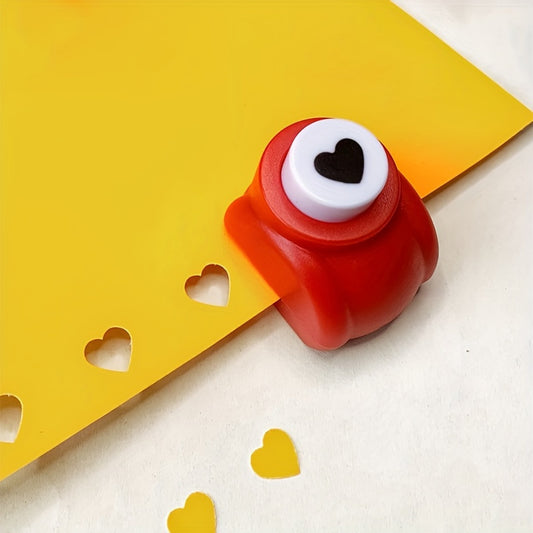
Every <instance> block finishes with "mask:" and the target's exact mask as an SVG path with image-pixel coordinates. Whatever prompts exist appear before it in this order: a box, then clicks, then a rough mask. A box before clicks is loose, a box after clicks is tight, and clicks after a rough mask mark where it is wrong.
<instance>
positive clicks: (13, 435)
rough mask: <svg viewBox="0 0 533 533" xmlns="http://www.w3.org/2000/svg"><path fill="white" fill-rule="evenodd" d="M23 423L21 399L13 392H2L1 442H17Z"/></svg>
mask: <svg viewBox="0 0 533 533" xmlns="http://www.w3.org/2000/svg"><path fill="white" fill-rule="evenodd" d="M21 423H22V403H21V402H20V400H19V399H18V398H17V397H16V396H13V395H11V394H0V442H8V443H12V442H15V440H17V435H18V433H19V429H20V425H21Z"/></svg>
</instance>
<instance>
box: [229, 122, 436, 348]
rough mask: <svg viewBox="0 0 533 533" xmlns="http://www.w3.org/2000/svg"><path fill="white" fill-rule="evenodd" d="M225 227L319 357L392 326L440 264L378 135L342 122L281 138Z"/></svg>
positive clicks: (430, 230)
mask: <svg viewBox="0 0 533 533" xmlns="http://www.w3.org/2000/svg"><path fill="white" fill-rule="evenodd" d="M225 224H226V228H227V231H228V232H229V234H230V236H231V237H232V238H233V239H234V241H235V242H236V243H237V245H238V246H239V247H240V248H241V249H242V251H243V252H244V253H245V254H246V255H247V256H248V258H249V259H250V261H251V262H252V263H253V265H254V266H255V268H256V269H257V270H258V271H259V272H260V273H261V275H262V276H263V277H264V278H265V280H266V281H267V282H268V283H269V284H270V285H271V287H272V288H273V289H274V290H275V291H276V293H277V294H278V295H279V297H280V300H279V302H277V304H276V305H277V307H278V309H279V311H280V312H281V314H282V315H283V316H284V317H285V319H286V320H287V322H288V323H289V324H290V325H291V326H292V328H293V329H294V330H295V331H296V333H297V334H298V335H299V336H300V338H301V339H302V340H303V341H304V342H305V343H306V344H307V345H309V346H311V347H313V348H316V349H320V350H330V349H334V348H338V347H339V346H342V345H343V344H345V343H346V342H347V341H348V340H349V339H353V338H357V337H361V336H363V335H366V334H368V333H371V332H373V331H375V330H377V329H379V328H380V327H382V326H384V325H385V324H387V323H389V322H390V321H391V320H393V319H394V318H396V317H397V316H398V315H399V314H400V313H401V312H402V310H403V309H404V308H405V307H406V306H407V305H408V304H409V303H410V302H411V300H412V299H413V297H414V296H415V294H416V292H417V291H418V289H419V287H420V285H421V284H422V283H424V282H425V281H427V280H428V279H429V278H430V277H431V275H432V273H433V271H434V270H435V266H436V263H437V257H438V243H437V236H436V233H435V228H434V226H433V223H432V221H431V218H430V216H429V214H428V212H427V210H426V208H425V206H424V204H423V202H422V200H421V199H420V197H419V196H418V195H417V193H416V192H415V190H414V189H413V187H412V186H411V185H410V184H409V182H408V181H407V180H406V179H405V178H404V176H403V175H402V174H401V173H400V172H399V171H398V169H397V168H396V165H395V163H394V161H393V159H392V157H391V156H390V154H389V153H388V151H387V150H386V148H385V147H384V146H383V145H382V144H381V143H380V142H379V141H378V140H377V139H376V137H375V136H374V135H373V134H372V133H371V132H370V131H368V130H367V129H365V128H364V127H362V126H360V125H359V124H356V123H354V122H351V121H348V120H343V119H327V118H326V119H317V118H315V119H309V120H303V121H301V122H297V123H295V124H292V125H290V126H288V127H287V128H285V129H283V130H282V131H281V132H279V133H278V134H277V135H276V136H275V137H274V138H273V139H272V141H271V142H270V143H269V144H268V146H267V147H266V149H265V151H264V153H263V156H262V158H261V161H260V163H259V167H258V169H257V172H256V175H255V177H254V179H253V181H252V183H251V185H250V187H249V188H248V189H247V191H246V192H245V194H244V195H243V196H242V197H240V198H238V199H237V200H235V201H234V202H233V203H232V204H231V205H230V207H229V208H228V210H227V212H226V216H225Z"/></svg>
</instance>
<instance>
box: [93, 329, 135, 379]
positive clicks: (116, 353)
mask: <svg viewBox="0 0 533 533" xmlns="http://www.w3.org/2000/svg"><path fill="white" fill-rule="evenodd" d="M85 359H87V361H88V362H89V363H90V364H91V365H94V366H97V367H98V368H103V369H104V370H113V371H115V372H127V371H128V369H129V367H130V362H131V335H130V334H129V333H128V332H127V331H126V330H125V329H123V328H117V327H114V328H110V329H108V330H107V331H106V332H105V333H104V336H103V337H102V338H101V339H93V340H92V341H90V342H89V343H87V346H85Z"/></svg>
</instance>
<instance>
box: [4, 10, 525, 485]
mask: <svg viewBox="0 0 533 533" xmlns="http://www.w3.org/2000/svg"><path fill="white" fill-rule="evenodd" d="M0 10H1V11H0V106H1V109H0V113H1V115H0V202H1V203H0V268H1V270H0V395H2V394H4V395H5V394H12V395H16V396H17V397H18V398H19V399H20V400H21V402H22V405H23V419H22V424H21V427H20V431H19V434H18V436H17V439H16V441H15V442H14V443H1V442H0V479H1V478H3V477H5V476H7V475H9V474H10V473H12V472H13V471H15V470H16V469H18V468H20V467H21V466H23V465H25V464H26V463H28V462H29V461H31V460H32V459H34V458H36V457H38V456H39V455H41V454H43V453H44V452H46V451H47V450H49V449H50V448H52V447H53V446H55V445H57V444H59V443H60V442H62V441H63V440H65V439H66V438H68V437H69V436H71V435H72V434H74V433H75V432H77V431H78V430H80V429H82V428H83V427H85V426H86V425H88V424H89V423H91V422H92V421H94V420H96V419H98V418H99V417H101V416H103V415H104V414H106V413H107V412H109V411H110V410H112V409H113V408H115V407H117V406H118V405H120V404H121V403H123V402H124V401H125V400H127V399H128V398H130V397H132V396H133V395H135V394H137V393H138V392H140V391H141V390H143V389H145V388H146V387H148V386H149V385H151V384H152V383H154V382H155V381H156V380H158V379H160V378H161V377H163V376H165V375H166V374H168V373H169V372H171V371H172V370H173V369H175V368H177V367H179V366H180V365H183V364H184V363H185V362H187V361H189V360H190V359H191V358H193V357H194V356H195V355H197V354H198V353H200V352H201V351H203V350H204V349H206V348H207V347H208V346H210V345H212V344H213V343H215V342H216V341H217V340H219V339H221V338H222V337H224V336H225V335H227V334H228V333H229V332H231V331H232V330H234V329H235V328H237V327H238V326H239V325H241V324H243V323H244V322H246V321H247V320H248V319H250V318H251V317H253V316H254V315H255V314H257V313H258V312H259V311H261V310H262V309H264V308H265V307H267V306H268V305H270V304H272V303H273V302H274V301H275V299H276V296H275V295H274V294H273V293H272V291H271V290H270V289H269V288H268V287H267V286H266V285H265V284H264V282H262V280H261V279H260V277H259V276H258V274H257V273H256V272H255V271H254V270H253V269H252V268H251V267H250V266H249V264H248V263H247V261H246V260H245V259H244V258H243V257H242V256H241V255H240V254H239V253H238V251H237V250H236V249H235V248H234V247H233V245H232V244H231V243H230V241H229V240H228V239H227V237H226V236H225V235H224V231H223V222H222V221H223V214H224V211H225V209H226V207H227V205H228V204H229V203H230V202H231V201H232V200H233V199H234V198H235V197H237V196H238V195H240V194H241V193H242V192H243V191H244V189H245V188H246V186H247V184H248V183H249V182H250V180H251V179H252V176H253V174H254V171H255V168H256V166H257V163H258V160H259V157H260V155H261V153H262V151H263V148H264V147H265V145H266V143H267V142H268V140H269V139H270V138H271V137H272V136H273V135H274V134H275V133H276V132H277V131H279V130H280V129H281V128H283V127H284V126H286V125H288V124H290V123H292V122H294V121H296V120H300V119H303V118H307V117H313V116H332V117H345V118H349V119H352V120H355V121H357V122H360V123H362V124H364V125H365V126H367V127H368V128H370V129H371V130H372V131H374V133H375V134H376V135H377V136H378V137H379V138H380V139H381V140H382V141H383V143H384V144H385V145H386V146H387V147H388V148H389V150H390V151H391V153H392V154H393V156H394V157H395V159H396V162H397V164H398V166H399V168H400V169H401V170H402V171H403V172H404V173H405V175H406V176H407V177H408V178H409V179H410V180H412V182H413V183H414V184H415V186H416V187H417V189H418V191H419V192H420V193H421V194H422V195H425V194H427V193H429V192H431V191H433V190H435V189H436V188H438V187H439V186H440V185H442V184H443V183H445V182H446V181H448V180H450V179H451V178H453V177H455V176H457V175H458V174H459V173H461V172H463V171H464V170H465V169H467V168H468V167H470V166H471V165H472V164H474V163H476V162H477V161H479V160H480V159H481V158H483V157H485V156H486V155H487V154H488V153H490V152H491V151H492V150H494V149H495V148H497V147H498V146H499V145H501V144H502V143H503V142H505V141H506V140H507V139H509V138H510V137H511V136H513V135H514V134H515V133H516V132H517V131H519V130H520V129H522V128H523V127H524V126H525V125H527V124H528V123H529V122H530V121H531V119H532V115H531V112H530V111H529V110H527V109H526V108H525V107H523V106H522V105H521V104H519V103H518V102H517V101H516V100H514V99H513V98H511V97H510V96H509V95H508V94H506V93H505V92H504V91H503V90H502V89H501V88H499V87H497V86H496V85H495V84H494V83H492V82H491V81H490V80H489V79H487V78H486V77H485V76H484V75H482V74H481V73H480V72H479V71H477V70H476V69H475V68H473V67H472V66H471V65H469V64H468V63H467V62H466V61H465V60H464V59H462V58H461V57H459V56H458V55H456V54H455V53H454V52H453V51H452V50H450V49H449V48H448V47H447V46H446V45H444V44H443V43H442V42H440V41H439V40H438V39H437V38H436V37H434V36H433V35H431V34H430V33H429V32H428V31H427V30H426V29H424V28H423V27H421V26H420V25H419V24H418V23H416V22H415V21H414V20H413V19H411V18H410V17H409V16H407V15H406V14H404V13H403V12H402V11H401V10H399V9H398V8H397V7H395V6H394V5H393V4H391V3H389V2H387V1H377V0H374V1H372V2H335V1H328V2H316V1H309V2H303V1H298V2H296V1H291V2H253V1H247V2H245V1H240V2H239V1H232V2H224V1H220V2H201V1H189V2H186V1H179V0H176V1H165V2H157V1H153V2H148V1H146V2H133V1H131V2H129V1H124V2H116V1H91V0H87V1H83V2H82V1H73V0H71V1H66V0H64V1H54V2H50V1H43V0H39V1H35V2H32V1H24V2H14V1H10V0H0ZM209 263H218V264H221V265H223V266H224V267H225V268H226V269H227V271H228V272H229V276H230V283H231V291H230V299H229V305H228V306H227V307H212V306H207V305H203V304H200V303H198V302H193V301H191V300H190V299H189V298H188V297H187V295H186V294H185V291H184V283H185V280H186V279H187V278H188V277H189V276H191V275H194V274H199V273H200V272H201V271H202V268H203V267H204V266H205V265H206V264H209ZM114 326H116V327H121V328H124V329H126V330H127V331H128V332H129V333H130V335H131V337H132V358H131V364H130V367H129V370H128V371H127V372H114V371H110V370H103V369H100V368H96V367H94V366H92V365H90V364H89V363H88V362H87V361H86V360H85V357H84V348H85V345H86V344H87V343H88V342H89V341H90V340H92V339H97V338H101V337H102V335H103V334H104V332H105V331H107V330H108V329H109V328H112V327H114Z"/></svg>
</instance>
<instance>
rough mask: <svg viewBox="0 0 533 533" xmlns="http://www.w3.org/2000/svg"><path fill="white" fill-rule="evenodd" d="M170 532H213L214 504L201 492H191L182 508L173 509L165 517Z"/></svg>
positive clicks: (214, 527) (214, 528) (214, 525)
mask: <svg viewBox="0 0 533 533" xmlns="http://www.w3.org/2000/svg"><path fill="white" fill-rule="evenodd" d="M167 527H168V530H169V531H170V533H215V531H216V515H215V506H214V504H213V501H212V500H211V498H210V497H209V496H208V495H207V494H204V493H203V492H193V493H192V494H191V495H190V496H189V497H188V498H187V500H186V502H185V505H184V506H183V508H182V509H174V510H173V511H172V512H171V513H170V514H169V515H168V518H167Z"/></svg>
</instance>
